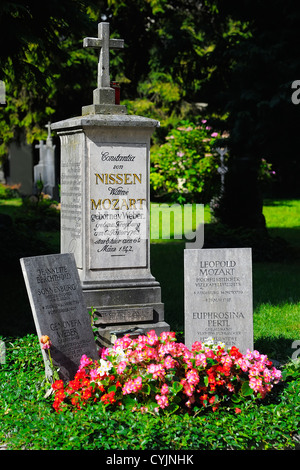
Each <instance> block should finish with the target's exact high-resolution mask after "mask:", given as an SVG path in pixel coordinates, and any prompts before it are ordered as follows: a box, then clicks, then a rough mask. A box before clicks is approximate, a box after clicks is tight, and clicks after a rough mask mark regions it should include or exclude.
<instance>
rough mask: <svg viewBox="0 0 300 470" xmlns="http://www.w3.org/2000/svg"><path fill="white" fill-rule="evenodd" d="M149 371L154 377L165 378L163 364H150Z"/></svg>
mask: <svg viewBox="0 0 300 470" xmlns="http://www.w3.org/2000/svg"><path fill="white" fill-rule="evenodd" d="M147 372H149V373H150V374H152V375H153V378H154V379H158V378H163V377H164V376H165V373H166V371H165V369H164V367H163V365H162V364H150V365H149V366H148V367H147Z"/></svg>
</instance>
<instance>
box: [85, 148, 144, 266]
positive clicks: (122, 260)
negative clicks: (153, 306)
mask: <svg viewBox="0 0 300 470" xmlns="http://www.w3.org/2000/svg"><path fill="white" fill-rule="evenodd" d="M89 175H90V200H89V204H90V210H89V229H90V269H115V268H130V267H146V265H147V240H146V238H147V237H146V233H148V231H147V227H148V226H149V221H148V212H149V211H148V204H149V200H148V199H149V196H148V189H147V188H148V169H147V146H146V145H145V144H136V145H135V144H101V143H99V144H96V143H94V142H92V143H90V169H89Z"/></svg>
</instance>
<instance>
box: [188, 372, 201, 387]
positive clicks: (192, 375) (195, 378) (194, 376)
mask: <svg viewBox="0 0 300 470" xmlns="http://www.w3.org/2000/svg"><path fill="white" fill-rule="evenodd" d="M186 379H187V381H188V383H189V384H191V385H197V383H199V380H200V379H199V375H198V373H197V371H196V370H195V369H191V370H188V371H187V373H186Z"/></svg>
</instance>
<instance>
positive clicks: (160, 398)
mask: <svg viewBox="0 0 300 470" xmlns="http://www.w3.org/2000/svg"><path fill="white" fill-rule="evenodd" d="M155 399H156V401H157V403H158V405H159V406H160V408H166V407H167V406H168V405H169V400H168V398H167V397H166V396H165V395H158V394H157V395H156V396H155Z"/></svg>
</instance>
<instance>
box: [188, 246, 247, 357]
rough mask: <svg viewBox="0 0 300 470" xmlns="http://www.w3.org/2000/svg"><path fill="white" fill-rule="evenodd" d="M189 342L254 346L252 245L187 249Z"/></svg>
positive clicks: (240, 347) (227, 345) (243, 349)
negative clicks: (248, 246)
mask: <svg viewBox="0 0 300 470" xmlns="http://www.w3.org/2000/svg"><path fill="white" fill-rule="evenodd" d="M184 278H185V344H186V345H187V347H191V346H192V344H193V343H194V342H195V341H200V342H203V341H204V340H205V339H207V338H208V337H213V338H214V340H215V341H222V342H224V343H225V345H226V347H228V348H229V347H231V346H236V347H238V348H239V349H240V351H241V352H242V353H245V352H246V350H247V349H248V348H249V349H250V350H252V349H253V305H252V304H253V300H252V254H251V248H225V249H202V250H193V249H189V250H185V252H184Z"/></svg>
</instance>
